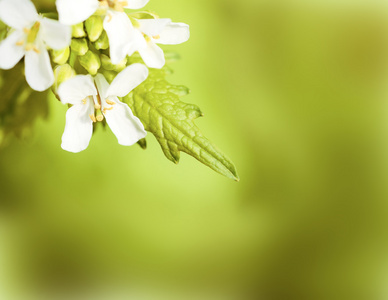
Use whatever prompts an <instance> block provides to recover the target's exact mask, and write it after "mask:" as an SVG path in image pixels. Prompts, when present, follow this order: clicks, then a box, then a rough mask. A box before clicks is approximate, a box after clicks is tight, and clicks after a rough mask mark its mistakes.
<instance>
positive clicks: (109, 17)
mask: <svg viewBox="0 0 388 300" xmlns="http://www.w3.org/2000/svg"><path fill="white" fill-rule="evenodd" d="M110 21H112V15H111V14H109V15H108V21H107V22H108V23H109V22H110Z"/></svg>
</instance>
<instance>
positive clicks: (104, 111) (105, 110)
mask: <svg viewBox="0 0 388 300" xmlns="http://www.w3.org/2000/svg"><path fill="white" fill-rule="evenodd" d="M112 109H113V106H111V107H107V108H104V110H103V111H102V113H104V114H105V113H106V112H107V111H108V110H112Z"/></svg>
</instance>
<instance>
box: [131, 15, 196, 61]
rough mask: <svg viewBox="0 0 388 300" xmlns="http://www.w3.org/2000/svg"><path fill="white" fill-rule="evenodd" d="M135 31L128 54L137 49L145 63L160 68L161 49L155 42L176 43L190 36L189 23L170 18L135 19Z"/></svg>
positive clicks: (162, 57) (162, 55)
mask: <svg viewBox="0 0 388 300" xmlns="http://www.w3.org/2000/svg"><path fill="white" fill-rule="evenodd" d="M136 21H137V22H138V24H137V33H136V34H133V36H134V37H133V39H132V41H131V45H130V49H129V51H128V55H129V56H131V55H132V54H133V53H134V52H135V51H138V52H139V54H140V56H141V57H142V59H143V61H144V62H145V64H146V65H147V66H148V67H150V68H156V69H160V68H162V67H163V66H164V64H165V58H164V53H163V50H162V49H161V48H160V47H159V46H158V45H156V44H162V45H177V44H181V43H184V42H186V41H187V40H188V39H189V38H190V29H189V25H187V24H184V23H173V22H172V21H171V20H170V19H142V20H136Z"/></svg>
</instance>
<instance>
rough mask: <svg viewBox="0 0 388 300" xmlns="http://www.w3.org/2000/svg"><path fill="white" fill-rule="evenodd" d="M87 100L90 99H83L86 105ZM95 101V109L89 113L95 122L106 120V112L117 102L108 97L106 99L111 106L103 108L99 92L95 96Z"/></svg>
mask: <svg viewBox="0 0 388 300" xmlns="http://www.w3.org/2000/svg"><path fill="white" fill-rule="evenodd" d="M87 101H88V100H87V99H84V100H82V103H83V104H84V105H86V103H87ZM93 101H94V110H95V111H94V113H93V114H91V115H89V118H90V119H91V120H92V121H93V123H96V122H102V121H103V120H104V115H105V114H106V112H107V111H109V110H112V109H113V106H114V105H115V104H116V103H115V102H113V101H111V100H109V99H106V100H105V102H106V104H108V105H110V106H109V107H104V108H102V104H101V97H100V95H99V94H98V95H97V96H94V97H93Z"/></svg>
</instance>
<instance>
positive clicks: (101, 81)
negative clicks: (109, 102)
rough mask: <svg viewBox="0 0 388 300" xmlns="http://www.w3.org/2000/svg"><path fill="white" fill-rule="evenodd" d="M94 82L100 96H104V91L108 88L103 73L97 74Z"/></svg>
mask: <svg viewBox="0 0 388 300" xmlns="http://www.w3.org/2000/svg"><path fill="white" fill-rule="evenodd" d="M94 82H95V83H96V86H97V89H98V93H99V94H100V96H101V98H106V92H107V90H108V88H109V83H108V81H106V79H105V77H104V75H102V74H97V75H96V77H94Z"/></svg>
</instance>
